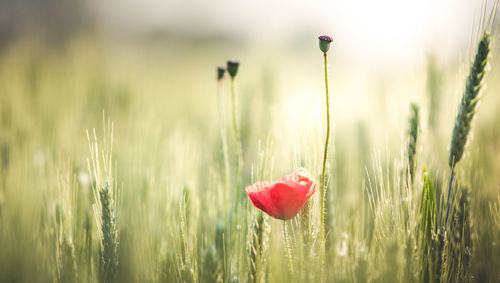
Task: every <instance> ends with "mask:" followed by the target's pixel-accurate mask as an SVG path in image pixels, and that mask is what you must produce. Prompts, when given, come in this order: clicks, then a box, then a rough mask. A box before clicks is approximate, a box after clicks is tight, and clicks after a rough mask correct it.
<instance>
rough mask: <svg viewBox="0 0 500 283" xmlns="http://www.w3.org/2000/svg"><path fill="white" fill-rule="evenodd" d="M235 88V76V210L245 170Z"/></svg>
mask: <svg viewBox="0 0 500 283" xmlns="http://www.w3.org/2000/svg"><path fill="white" fill-rule="evenodd" d="M235 92H236V91H235V89H234V78H231V99H232V103H233V105H232V106H233V132H234V138H235V141H236V147H237V149H236V150H237V152H238V167H237V168H238V171H237V174H236V199H235V201H236V206H235V210H237V209H238V204H239V202H240V183H241V175H242V170H243V167H242V166H243V151H242V148H241V138H240V130H239V128H238V111H237V106H236V94H235Z"/></svg>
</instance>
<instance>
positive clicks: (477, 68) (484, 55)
mask: <svg viewBox="0 0 500 283" xmlns="http://www.w3.org/2000/svg"><path fill="white" fill-rule="evenodd" d="M489 53H490V34H489V33H487V32H485V33H484V34H483V37H482V38H481V41H480V42H479V45H478V47H477V52H476V56H475V58H474V62H473V63H472V66H471V68H470V72H469V76H468V77H467V81H466V83H465V92H464V94H463V96H462V102H461V103H460V107H459V108H458V113H457V119H456V120H455V127H454V128H453V138H452V139H451V145H450V156H449V158H448V165H450V171H451V174H450V182H449V187H448V201H447V203H448V205H447V209H446V219H445V223H447V222H448V216H449V214H450V205H451V202H450V200H451V188H452V186H453V178H454V175H455V172H454V169H455V165H456V164H457V163H458V162H459V161H460V159H462V156H463V154H464V148H465V144H466V143H467V136H468V134H469V132H470V129H471V122H472V119H473V118H474V114H475V113H476V105H477V104H478V102H479V97H480V94H481V90H482V86H483V78H484V75H485V74H486V71H487V66H488V55H489Z"/></svg>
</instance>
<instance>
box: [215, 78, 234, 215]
mask: <svg viewBox="0 0 500 283" xmlns="http://www.w3.org/2000/svg"><path fill="white" fill-rule="evenodd" d="M217 106H218V110H219V124H220V136H221V140H222V155H223V158H224V206H225V207H226V209H227V211H229V206H228V202H229V195H228V194H229V184H230V178H231V177H230V167H229V155H228V148H227V130H226V121H225V119H224V113H225V109H224V101H223V95H222V80H221V79H219V80H218V81H217Z"/></svg>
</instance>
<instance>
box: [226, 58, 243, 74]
mask: <svg viewBox="0 0 500 283" xmlns="http://www.w3.org/2000/svg"><path fill="white" fill-rule="evenodd" d="M239 66H240V62H238V61H235V60H229V61H227V72H228V73H229V75H230V76H231V78H234V77H236V74H237V73H238V67H239Z"/></svg>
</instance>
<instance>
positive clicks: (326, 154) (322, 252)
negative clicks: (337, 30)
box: [319, 52, 330, 271]
mask: <svg viewBox="0 0 500 283" xmlns="http://www.w3.org/2000/svg"><path fill="white" fill-rule="evenodd" d="M323 58H324V68H325V90H326V141H325V151H324V155H323V171H322V174H321V211H320V213H321V219H320V220H321V223H320V253H319V255H320V256H319V259H320V270H321V271H322V270H323V269H322V267H323V258H324V246H323V245H324V238H325V194H326V189H325V174H326V159H327V157H328V143H329V141H330V102H329V97H328V59H327V53H326V52H323Z"/></svg>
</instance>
